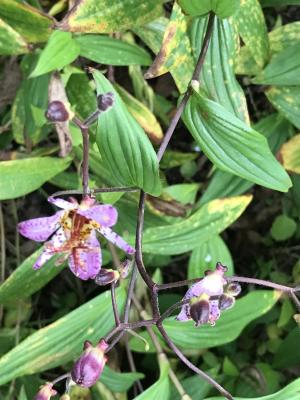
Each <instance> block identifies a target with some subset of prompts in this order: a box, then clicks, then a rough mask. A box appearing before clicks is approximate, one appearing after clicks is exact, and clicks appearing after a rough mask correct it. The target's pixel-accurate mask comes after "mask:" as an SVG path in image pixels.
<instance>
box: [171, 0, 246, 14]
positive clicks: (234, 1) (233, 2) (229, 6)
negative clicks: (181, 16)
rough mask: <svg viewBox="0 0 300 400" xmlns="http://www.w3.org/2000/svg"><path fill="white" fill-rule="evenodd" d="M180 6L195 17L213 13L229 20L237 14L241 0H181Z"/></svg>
mask: <svg viewBox="0 0 300 400" xmlns="http://www.w3.org/2000/svg"><path fill="white" fill-rule="evenodd" d="M179 4H180V6H181V7H182V9H183V10H184V12H186V13H187V14H190V15H192V16H193V17H195V16H198V15H203V14H207V13H208V12H210V11H213V12H214V13H215V14H216V15H217V16H218V17H219V18H228V17H230V16H231V15H233V14H234V13H236V12H237V10H238V8H239V6H240V1H239V0H202V1H199V0H179Z"/></svg>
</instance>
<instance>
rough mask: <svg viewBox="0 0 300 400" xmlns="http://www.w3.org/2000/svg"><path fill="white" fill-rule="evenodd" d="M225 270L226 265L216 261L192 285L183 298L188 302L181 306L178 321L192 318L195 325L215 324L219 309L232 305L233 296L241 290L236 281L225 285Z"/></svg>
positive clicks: (219, 312)
mask: <svg viewBox="0 0 300 400" xmlns="http://www.w3.org/2000/svg"><path fill="white" fill-rule="evenodd" d="M226 271H227V267H225V266H223V265H222V264H221V263H217V265H216V269H215V270H214V271H207V272H206V276H205V277H204V278H203V279H201V281H199V282H197V283H195V284H194V285H192V286H191V287H190V288H189V290H188V291H187V292H186V294H185V296H184V298H183V300H189V302H188V303H186V304H184V305H183V306H182V308H181V311H180V313H179V314H178V316H177V318H176V319H177V320H178V321H188V320H190V319H193V320H194V321H195V325H196V326H199V325H203V324H206V323H209V324H210V325H212V326H213V325H215V323H216V321H217V320H218V319H219V318H220V315H221V311H223V310H225V309H228V308H231V307H232V306H233V305H234V302H235V298H234V297H235V296H237V295H238V294H239V293H240V290H241V288H240V285H238V284H237V283H230V284H229V285H227V281H226V278H224V274H225V272H226Z"/></svg>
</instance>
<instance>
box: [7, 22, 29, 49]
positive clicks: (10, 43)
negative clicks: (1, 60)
mask: <svg viewBox="0 0 300 400" xmlns="http://www.w3.org/2000/svg"><path fill="white" fill-rule="evenodd" d="M28 51H29V48H28V45H27V42H26V41H25V40H24V38H23V37H22V36H21V35H20V34H19V33H18V32H17V31H15V30H14V29H13V28H12V27H11V26H10V25H8V24H7V23H6V22H5V21H3V20H2V19H1V18H0V54H1V55H18V54H24V53H28Z"/></svg>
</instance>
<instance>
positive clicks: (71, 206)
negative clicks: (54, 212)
mask: <svg viewBox="0 0 300 400" xmlns="http://www.w3.org/2000/svg"><path fill="white" fill-rule="evenodd" d="M48 201H49V203H51V204H54V205H55V206H56V207H58V208H62V209H64V210H75V209H76V208H77V207H78V203H77V202H74V203H71V202H69V201H66V200H64V199H60V198H59V197H48Z"/></svg>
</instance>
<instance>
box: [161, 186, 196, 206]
mask: <svg viewBox="0 0 300 400" xmlns="http://www.w3.org/2000/svg"><path fill="white" fill-rule="evenodd" d="M199 187H200V185H199V183H179V184H177V185H171V186H167V187H166V188H164V189H163V194H166V195H167V196H171V198H173V199H175V200H177V201H179V202H180V203H183V204H194V203H195V199H196V196H197V192H198V190H199Z"/></svg>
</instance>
